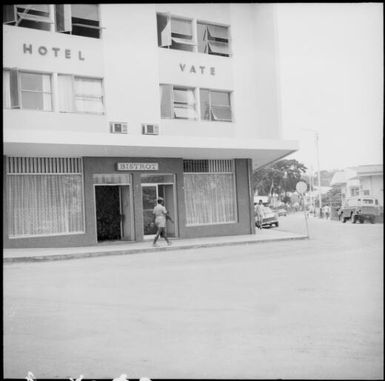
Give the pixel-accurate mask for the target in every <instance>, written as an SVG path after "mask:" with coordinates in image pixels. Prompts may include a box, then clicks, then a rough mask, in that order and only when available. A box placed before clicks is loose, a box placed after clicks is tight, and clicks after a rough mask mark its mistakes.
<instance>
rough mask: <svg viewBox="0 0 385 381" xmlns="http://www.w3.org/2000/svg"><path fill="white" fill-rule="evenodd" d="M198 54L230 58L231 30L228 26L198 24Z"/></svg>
mask: <svg viewBox="0 0 385 381" xmlns="http://www.w3.org/2000/svg"><path fill="white" fill-rule="evenodd" d="M197 33H198V52H200V53H206V54H213V55H217V56H223V57H228V56H229V55H230V50H229V28H228V27H227V26H220V25H211V24H206V23H202V22H198V23H197Z"/></svg>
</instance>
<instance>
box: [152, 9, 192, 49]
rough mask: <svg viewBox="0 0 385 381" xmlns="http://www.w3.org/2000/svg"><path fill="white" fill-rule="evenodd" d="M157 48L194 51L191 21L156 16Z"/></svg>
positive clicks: (168, 16)
mask: <svg viewBox="0 0 385 381" xmlns="http://www.w3.org/2000/svg"><path fill="white" fill-rule="evenodd" d="M156 17H157V28H158V46H160V47H163V48H171V49H177V50H187V51H190V52H192V51H194V47H195V45H196V43H195V40H194V37H193V24H192V20H189V19H184V18H179V17H171V16H170V15H168V14H161V13H158V14H157V16H156Z"/></svg>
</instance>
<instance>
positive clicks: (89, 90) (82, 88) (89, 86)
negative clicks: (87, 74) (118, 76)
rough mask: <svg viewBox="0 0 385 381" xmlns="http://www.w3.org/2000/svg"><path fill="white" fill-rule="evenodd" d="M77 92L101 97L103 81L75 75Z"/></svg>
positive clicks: (77, 93)
mask: <svg viewBox="0 0 385 381" xmlns="http://www.w3.org/2000/svg"><path fill="white" fill-rule="evenodd" d="M75 93H76V95H77V96H91V97H101V96H102V94H103V90H102V81H101V80H100V79H96V78H79V77H75Z"/></svg>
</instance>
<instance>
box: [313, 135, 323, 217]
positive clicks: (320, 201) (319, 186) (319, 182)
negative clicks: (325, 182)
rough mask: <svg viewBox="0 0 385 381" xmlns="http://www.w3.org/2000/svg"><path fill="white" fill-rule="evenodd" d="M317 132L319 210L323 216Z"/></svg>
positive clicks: (316, 137) (316, 136)
mask: <svg viewBox="0 0 385 381" xmlns="http://www.w3.org/2000/svg"><path fill="white" fill-rule="evenodd" d="M314 132H315V145H316V149H317V167H318V201H319V210H320V217H321V208H322V197H321V171H320V167H319V148H318V132H317V131H314Z"/></svg>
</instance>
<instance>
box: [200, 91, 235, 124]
mask: <svg viewBox="0 0 385 381" xmlns="http://www.w3.org/2000/svg"><path fill="white" fill-rule="evenodd" d="M200 104H201V118H202V119H204V120H216V121H223V122H231V120H232V117H231V103H230V93H229V92H228V91H216V90H208V89H201V90H200Z"/></svg>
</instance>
